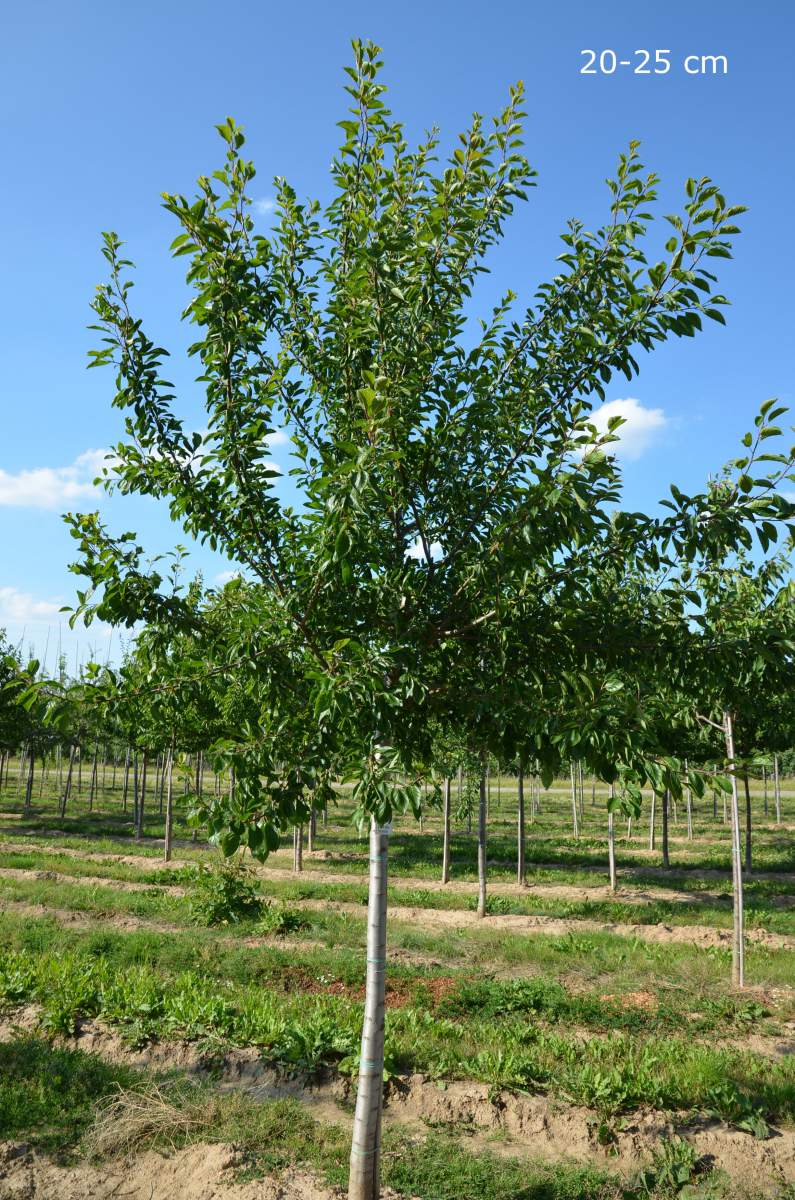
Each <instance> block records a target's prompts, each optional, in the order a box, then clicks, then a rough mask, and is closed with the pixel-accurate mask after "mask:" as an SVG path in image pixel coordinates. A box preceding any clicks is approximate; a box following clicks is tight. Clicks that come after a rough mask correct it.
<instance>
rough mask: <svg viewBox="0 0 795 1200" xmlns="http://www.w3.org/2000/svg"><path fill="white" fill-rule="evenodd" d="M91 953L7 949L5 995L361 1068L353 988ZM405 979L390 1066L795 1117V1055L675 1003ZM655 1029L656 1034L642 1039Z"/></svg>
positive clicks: (51, 1016) (673, 1105)
mask: <svg viewBox="0 0 795 1200" xmlns="http://www.w3.org/2000/svg"><path fill="white" fill-rule="evenodd" d="M121 936H124V935H121ZM95 948H96V947H95V946H94V947H92V946H89V945H86V944H84V945H83V946H82V947H81V946H80V945H79V944H76V943H75V941H74V939H73V942H72V946H71V947H70V948H69V949H67V948H66V947H63V946H61V947H59V948H58V949H53V948H50V949H49V950H40V951H39V952H35V951H31V950H29V949H27V950H26V949H11V950H7V951H5V952H4V953H3V954H2V957H0V997H2V998H3V999H4V1000H5V1002H6V1003H7V1004H9V1005H13V1004H19V1003H21V1002H24V1001H34V1002H36V1003H38V1004H40V1005H41V1007H42V1011H43V1018H42V1019H43V1025H44V1028H45V1029H47V1030H48V1031H49V1032H51V1033H58V1034H65V1035H69V1034H71V1033H72V1032H73V1031H74V1028H75V1025H76V1022H77V1020H78V1018H79V1017H100V1018H102V1019H103V1020H104V1021H105V1022H106V1023H108V1024H109V1025H111V1026H113V1027H115V1028H117V1029H118V1030H120V1032H121V1033H122V1035H123V1036H124V1037H125V1038H126V1039H127V1040H128V1042H130V1043H131V1044H142V1043H143V1042H145V1041H146V1040H148V1039H150V1038H152V1037H160V1038H163V1037H172V1038H182V1039H188V1040H199V1041H202V1042H207V1043H210V1044H214V1045H216V1046H220V1045H238V1046H257V1047H259V1048H260V1050H261V1052H262V1054H263V1056H264V1057H265V1058H266V1060H268V1061H270V1062H272V1063H274V1064H277V1065H280V1066H282V1067H285V1068H288V1069H298V1070H302V1071H309V1072H312V1071H315V1070H317V1069H318V1068H319V1067H321V1066H335V1065H336V1066H339V1067H341V1069H345V1066H346V1063H348V1064H351V1066H355V1055H356V1051H357V1048H358V1042H359V1037H360V1031H361V1003H360V1002H359V1000H358V999H355V998H353V997H351V995H350V994H345V993H344V992H343V993H340V992H339V991H337V990H334V989H332V988H329V990H327V991H322V990H321V991H317V992H311V991H308V990H304V989H302V988H301V987H300V985H299V986H298V987H295V986H294V987H293V990H291V991H287V992H285V991H284V990H282V989H278V988H269V987H267V986H263V982H262V981H259V982H257V983H255V984H253V985H252V984H250V983H249V984H247V985H241V984H239V983H235V982H233V981H232V980H220V979H216V978H212V977H210V976H208V973H207V972H206V971H201V973H199V972H198V971H196V970H195V969H194V970H189V971H182V972H180V973H178V974H172V973H171V972H170V971H169V970H167V969H166V968H165V965H164V962H163V961H162V960H158V961H155V962H154V963H146V964H143V963H138V964H130V965H127V966H125V967H120V966H119V964H118V962H117V961H114V959H113V957H109V956H108V955H107V954H103V953H99V954H97V953H92V950H94V949H95ZM360 977H361V976H360ZM293 978H294V981H295V976H294V977H293ZM407 982H408V983H409V984H410V986H409V989H408V994H407V995H406V996H404V997H403V999H404V1000H407V1001H408V1002H407V1003H405V1004H404V1005H403V1006H401V1007H397V1008H394V1009H392V1010H390V1011H389V1013H388V1017H387V1052H388V1056H389V1060H390V1062H391V1064H392V1066H393V1069H394V1070H395V1071H408V1072H416V1071H418V1072H421V1073H423V1074H426V1075H429V1076H431V1077H434V1078H438V1079H449V1078H465V1079H467V1078H468V1079H479V1080H482V1081H484V1082H486V1083H488V1084H489V1085H491V1086H493V1087H500V1088H508V1089H520V1090H529V1091H542V1092H546V1091H549V1092H551V1093H553V1094H554V1095H556V1096H561V1097H566V1098H568V1099H570V1100H571V1101H572V1102H574V1103H578V1104H585V1105H586V1106H588V1107H591V1108H593V1109H594V1111H595V1112H596V1113H597V1114H598V1115H599V1116H600V1118H605V1117H607V1116H613V1115H615V1114H617V1113H619V1112H622V1111H629V1110H632V1109H636V1108H638V1107H641V1106H644V1105H652V1106H654V1107H657V1108H664V1109H677V1110H682V1109H693V1110H699V1111H705V1110H706V1111H709V1110H714V1111H716V1112H718V1113H719V1114H720V1115H722V1116H724V1117H725V1118H726V1119H728V1120H732V1121H734V1122H735V1123H738V1122H739V1121H744V1120H746V1119H747V1118H748V1117H750V1116H753V1115H754V1114H757V1115H758V1116H760V1117H763V1118H765V1119H769V1120H772V1121H778V1122H792V1121H795V1063H794V1062H793V1061H792V1060H789V1059H783V1060H781V1061H778V1062H771V1061H769V1060H768V1059H766V1058H764V1057H762V1056H759V1055H754V1054H750V1053H743V1052H740V1051H738V1050H736V1049H734V1048H732V1049H720V1048H717V1047H714V1046H709V1045H704V1044H700V1043H699V1042H698V1041H696V1040H694V1037H693V1034H694V1033H695V1032H696V1031H697V1030H698V1024H697V1023H691V1027H690V1028H688V1029H682V1030H681V1031H676V1032H675V1030H676V1025H677V1020H676V1017H675V1015H674V1014H672V1013H670V1012H669V1013H666V1014H662V1015H661V1014H656V1015H652V1016H650V1015H645V1019H644V1018H641V1019H640V1020H639V1019H638V1018H639V1014H637V1013H634V1014H633V1013H627V1012H626V1011H625V1010H624V1009H623V1008H622V1006H621V1005H620V1004H617V1003H614V1002H610V1001H605V1000H598V999H597V998H596V997H593V996H591V997H582V996H579V997H578V996H572V995H570V994H569V993H567V992H566V991H565V989H563V988H561V987H560V986H559V985H558V986H555V985H551V984H548V983H544V982H543V981H542V980H537V981H535V982H525V983H518V982H517V983H514V984H509V983H502V984H492V985H491V987H487V988H484V986H483V985H482V984H480V985H478V984H476V983H474V984H473V983H472V981H467V980H460V981H457V982H456V981H455V980H453V981H451V983H452V986H451V987H450V988H449V989H448V991H447V995H446V996H445V997H444V998H443V1000H442V1001H441V1002H440V1003H439V1004H438V1005H435V1006H434V1005H433V1004H431V1003H429V1002H428V993H427V990H426V989H428V988H429V987H430V984H431V982H432V980H431V979H427V980H422V979H418V978H416V977H415V978H414V980H413V984H412V982H411V981H410V980H407ZM758 1007H759V1011H758V1012H757V1011H755V1010H754V1008H753V1007H749V1006H748V1005H747V1004H746V1005H745V1007H743V1006H741V1005H739V1004H738V1005H735V1006H731V1005H726V1006H725V1007H724V1008H723V1009H722V1010H719V1009H715V1010H714V1011H713V1012H712V1013H711V1014H707V1016H706V1020H705V1022H704V1023H705V1024H706V1025H707V1027H711V1028H714V1027H715V1026H716V1025H717V1024H722V1025H723V1027H724V1028H727V1027H731V1028H733V1029H734V1030H735V1031H737V1030H740V1031H743V1030H745V1029H747V1027H748V1026H749V1025H752V1024H753V1023H754V1022H755V1021H756V1020H758V1019H759V1018H760V1017H761V1016H763V1015H764V1010H762V1009H761V1007H760V1006H758ZM588 1020H590V1022H591V1024H592V1027H594V1028H595V1029H597V1028H599V1026H600V1025H601V1028H602V1030H603V1031H604V1032H603V1035H602V1036H600V1037H591V1038H590V1039H586V1040H583V1039H582V1038H581V1037H578V1036H576V1035H573V1034H572V1033H571V1032H569V1028H570V1026H571V1024H573V1023H575V1024H576V1023H580V1022H587V1021H588ZM666 1022H667V1023H668V1027H667V1029H666ZM655 1027H656V1028H657V1029H658V1030H659V1031H660V1034H661V1035H659V1036H653V1037H650V1036H648V1030H649V1029H650V1028H655ZM561 1030H566V1032H561Z"/></svg>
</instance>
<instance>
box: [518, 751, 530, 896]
mask: <svg viewBox="0 0 795 1200" xmlns="http://www.w3.org/2000/svg"><path fill="white" fill-rule="evenodd" d="M516 787H517V791H518V793H519V811H518V814H517V820H516V824H517V830H516V837H517V846H516V879H517V882H518V884H519V886H520V887H524V886H525V884H526V883H527V871H526V869H525V861H524V767H523V766H522V764H521V763H519V771H518V774H517V778H516Z"/></svg>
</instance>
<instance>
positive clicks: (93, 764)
mask: <svg viewBox="0 0 795 1200" xmlns="http://www.w3.org/2000/svg"><path fill="white" fill-rule="evenodd" d="M96 791H97V745H96V742H95V743H94V757H93V759H92V760H91V782H90V783H89V785H88V811H89V812H93V811H94V796H95V795H96Z"/></svg>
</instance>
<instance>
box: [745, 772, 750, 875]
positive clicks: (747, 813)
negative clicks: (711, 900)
mask: <svg viewBox="0 0 795 1200" xmlns="http://www.w3.org/2000/svg"><path fill="white" fill-rule="evenodd" d="M743 786H744V788H745V873H746V875H750V874H751V785H750V784H749V782H748V768H747V767H746V769H745V771H744V772H743Z"/></svg>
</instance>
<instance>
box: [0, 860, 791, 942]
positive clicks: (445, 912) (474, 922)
mask: <svg viewBox="0 0 795 1200" xmlns="http://www.w3.org/2000/svg"><path fill="white" fill-rule="evenodd" d="M4 877H5V878H9V879H20V880H32V881H42V880H52V881H53V882H57V883H63V884H67V885H71V886H75V887H77V886H81V885H83V886H88V887H106V888H110V889H111V890H116V891H120V892H138V893H141V892H147V891H148V892H151V891H153V890H156V891H157V892H165V893H167V894H170V895H173V896H183V895H184V894H185V889H184V888H181V887H178V886H176V885H171V886H168V887H161V886H160V885H158V884H149V883H133V882H131V881H126V880H114V879H106V878H103V877H102V876H95V875H79V876H75V875H62V874H59V873H58V872H57V871H33V870H29V869H26V868H17V867H2V868H0V880H2V879H3V878H4ZM293 903H294V904H295V905H296V907H298V908H300V909H305V910H309V911H312V912H335V913H346V914H348V915H351V916H359V917H363V916H364V907H363V905H362V904H357V903H351V902H347V901H338V900H299V901H294V902H293ZM44 907H45V908H46V906H44ZM46 911H50V912H52V911H55V910H53V909H46ZM60 911H64V910H60ZM390 913H391V919H392V921H393V922H394V923H396V924H402V925H405V924H409V925H410V926H411V927H412V928H413V929H424V930H432V929H445V930H451V929H452V930H476V929H477V930H493V931H498V932H500V933H517V934H526V935H533V934H546V935H547V936H551V937H564V936H565V935H566V934H568V933H610V934H614V935H616V936H618V937H626V938H634V939H637V940H639V941H644V942H654V943H657V944H663V945H667V944H672V943H686V944H689V945H693V946H699V947H704V948H709V947H714V946H717V947H721V946H723V947H726V946H730V945H731V930H729V929H719V928H715V927H713V926H710V925H668V924H649V925H643V924H630V923H619V922H608V921H596V920H592V919H591V918H588V917H552V916H544V915H524V914H495V915H491V916H486V917H482V918H478V917H477V916H476V914H475V913H474V912H470V911H467V910H464V909H440V908H422V907H420V906H414V905H411V906H407V905H401V904H392V906H391V908H390ZM106 920H107V923H109V924H112V925H114V926H115V927H116V928H125V927H130V926H127V925H120V924H119V923H118V922H120V921H124V922H127V921H129V920H133V921H141V923H142V924H144V925H146V927H147V928H159V929H161V930H163V931H166V932H168V931H172V930H174V929H180V928H181V929H184V926H174V925H165V926H158V925H157V923H156V922H152V921H142V919H141V918H137V917H131V916H129V915H128V914H113V916H110V917H108V918H107V919H106ZM746 938H747V940H748V942H750V943H752V944H754V945H759V946H764V947H766V948H767V949H768V950H792V949H795V937H793V936H790V935H785V934H778V933H768V931H767V930H765V929H749V930H747V932H746ZM257 940H259V941H261V942H263V943H266V942H267V939H243V941H244V943H245V944H249V943H252V944H255V943H256V941H257ZM271 944H273V942H272V941H271ZM279 944H280V945H284V944H288V943H281V942H280V943H279ZM289 944H292V943H289ZM301 944H303V945H306V944H308V943H301ZM315 944H317V943H315Z"/></svg>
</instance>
